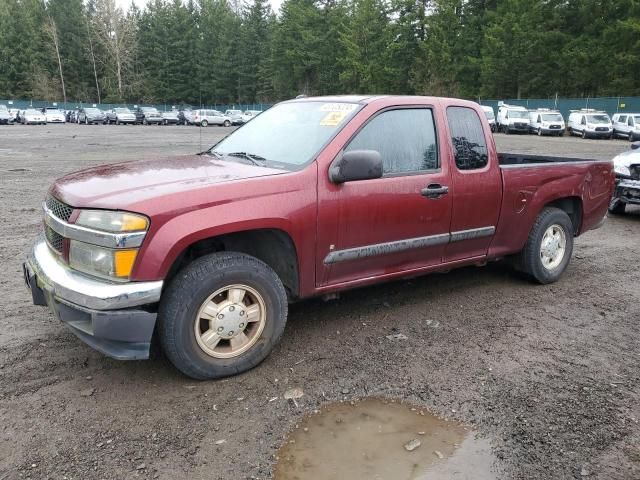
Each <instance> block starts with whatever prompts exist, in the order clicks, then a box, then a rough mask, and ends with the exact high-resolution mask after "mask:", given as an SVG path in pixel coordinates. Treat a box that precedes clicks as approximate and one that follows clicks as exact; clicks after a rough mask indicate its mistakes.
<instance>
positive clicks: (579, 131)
mask: <svg viewBox="0 0 640 480" xmlns="http://www.w3.org/2000/svg"><path fill="white" fill-rule="evenodd" d="M567 129H568V130H569V134H570V135H579V136H581V137H582V138H589V137H593V138H611V137H612V136H613V125H612V124H611V118H609V115H608V114H607V112H599V111H597V110H592V109H582V110H572V111H571V114H570V115H569V122H568V125H567Z"/></svg>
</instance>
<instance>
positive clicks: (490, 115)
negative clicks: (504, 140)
mask: <svg viewBox="0 0 640 480" xmlns="http://www.w3.org/2000/svg"><path fill="white" fill-rule="evenodd" d="M484 114H485V116H486V117H487V120H493V119H494V118H496V116H495V114H494V113H493V110H485V111H484Z"/></svg>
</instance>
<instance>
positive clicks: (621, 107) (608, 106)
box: [477, 97, 640, 119]
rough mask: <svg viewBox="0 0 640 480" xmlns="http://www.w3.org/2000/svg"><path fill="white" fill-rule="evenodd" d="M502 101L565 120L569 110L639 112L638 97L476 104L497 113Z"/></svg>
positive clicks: (512, 99) (535, 99)
mask: <svg viewBox="0 0 640 480" xmlns="http://www.w3.org/2000/svg"><path fill="white" fill-rule="evenodd" d="M499 101H503V102H504V103H506V104H509V105H520V106H522V107H525V108H528V109H530V110H535V109H538V108H548V109H552V110H558V111H559V112H560V113H562V116H563V117H564V118H565V119H567V118H569V113H570V111H571V110H580V109H582V108H593V109H595V110H602V111H605V112H607V113H608V114H609V115H613V114H614V113H618V112H621V113H624V112H626V113H637V112H640V97H593V98H589V97H587V98H527V99H514V98H505V99H503V100H485V99H484V98H478V99H477V102H478V103H479V104H481V105H487V106H489V107H492V108H493V109H494V111H495V112H496V113H497V112H498V102H499Z"/></svg>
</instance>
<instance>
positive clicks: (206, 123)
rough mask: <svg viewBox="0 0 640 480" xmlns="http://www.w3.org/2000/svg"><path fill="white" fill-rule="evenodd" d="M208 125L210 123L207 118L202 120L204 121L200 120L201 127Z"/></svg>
mask: <svg viewBox="0 0 640 480" xmlns="http://www.w3.org/2000/svg"><path fill="white" fill-rule="evenodd" d="M207 125H209V122H207V121H206V120H202V121H201V122H200V126H201V127H206V126H207Z"/></svg>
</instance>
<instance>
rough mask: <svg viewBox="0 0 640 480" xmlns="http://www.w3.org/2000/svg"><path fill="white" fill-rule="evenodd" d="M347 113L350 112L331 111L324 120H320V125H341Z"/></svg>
mask: <svg viewBox="0 0 640 480" xmlns="http://www.w3.org/2000/svg"><path fill="white" fill-rule="evenodd" d="M347 115H349V112H329V113H327V114H326V115H325V117H324V118H323V119H322V120H320V126H322V127H335V126H336V125H339V124H340V122H342V121H343V120H344V119H345V117H346V116H347Z"/></svg>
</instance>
